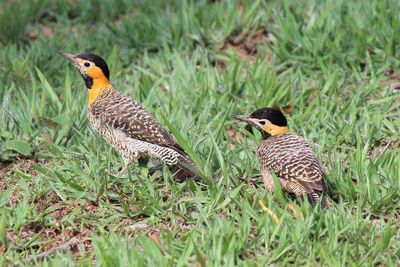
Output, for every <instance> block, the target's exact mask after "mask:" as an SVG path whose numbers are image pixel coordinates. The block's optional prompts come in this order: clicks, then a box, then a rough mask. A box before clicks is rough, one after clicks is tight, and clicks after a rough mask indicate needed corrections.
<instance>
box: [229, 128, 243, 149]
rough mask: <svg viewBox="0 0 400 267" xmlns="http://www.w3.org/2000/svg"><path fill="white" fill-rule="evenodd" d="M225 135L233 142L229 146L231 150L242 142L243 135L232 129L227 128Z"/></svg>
mask: <svg viewBox="0 0 400 267" xmlns="http://www.w3.org/2000/svg"><path fill="white" fill-rule="evenodd" d="M226 133H227V135H228V137H229V138H231V139H233V140H234V143H231V144H229V146H230V148H231V149H233V148H234V147H235V146H236V144H237V143H239V144H240V143H241V142H242V140H243V135H242V134H241V133H239V132H237V131H235V130H234V129H232V128H228V129H227V130H226Z"/></svg>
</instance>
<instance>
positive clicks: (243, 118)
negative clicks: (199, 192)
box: [232, 115, 252, 124]
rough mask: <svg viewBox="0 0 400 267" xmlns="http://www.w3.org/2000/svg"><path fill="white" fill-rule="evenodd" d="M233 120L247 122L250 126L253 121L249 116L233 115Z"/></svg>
mask: <svg viewBox="0 0 400 267" xmlns="http://www.w3.org/2000/svg"><path fill="white" fill-rule="evenodd" d="M232 118H234V119H237V120H240V121H244V122H247V123H248V124H251V123H252V120H251V118H250V116H248V115H233V116H232Z"/></svg>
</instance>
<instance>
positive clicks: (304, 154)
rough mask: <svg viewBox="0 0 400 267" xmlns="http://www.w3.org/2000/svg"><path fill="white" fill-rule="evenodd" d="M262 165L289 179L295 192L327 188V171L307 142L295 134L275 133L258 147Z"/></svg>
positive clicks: (309, 191)
mask: <svg viewBox="0 0 400 267" xmlns="http://www.w3.org/2000/svg"><path fill="white" fill-rule="evenodd" d="M258 159H259V161H260V165H261V168H265V169H266V170H268V171H270V172H274V173H275V174H276V175H277V176H278V177H279V178H281V179H285V180H288V182H289V183H290V185H289V186H290V187H292V189H293V191H297V190H302V191H305V192H307V193H311V192H315V191H322V192H325V191H326V189H327V188H326V185H325V181H324V171H323V168H322V166H321V164H320V163H319V161H318V159H317V158H316V156H315V154H314V152H313V151H312V150H311V148H310V147H309V145H308V144H307V142H306V141H305V140H304V139H303V138H301V137H299V136H296V135H292V134H285V135H281V136H273V137H270V138H268V139H267V140H265V141H263V143H261V145H260V147H259V149H258Z"/></svg>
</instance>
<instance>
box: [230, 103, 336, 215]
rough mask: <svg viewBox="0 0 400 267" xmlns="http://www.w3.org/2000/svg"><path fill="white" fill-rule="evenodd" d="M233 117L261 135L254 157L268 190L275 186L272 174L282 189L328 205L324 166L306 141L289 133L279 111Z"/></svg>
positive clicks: (322, 204)
mask: <svg viewBox="0 0 400 267" xmlns="http://www.w3.org/2000/svg"><path fill="white" fill-rule="evenodd" d="M233 117H234V118H235V119H238V120H241V121H244V122H246V123H248V124H249V125H251V126H253V127H255V128H257V129H258V130H259V131H260V132H261V134H262V136H263V141H262V142H261V143H260V145H259V146H258V149H257V158H258V161H259V163H260V170H261V175H262V177H263V180H264V185H265V188H266V189H267V190H268V191H273V190H274V188H275V184H274V180H273V178H272V173H275V174H276V176H277V177H278V179H279V181H280V183H281V186H282V189H283V190H285V191H288V192H290V193H294V194H295V195H296V196H297V197H301V198H308V200H309V201H310V203H311V204H312V205H313V206H315V205H316V204H317V203H318V202H319V201H320V203H321V204H320V205H321V208H327V207H329V206H330V203H329V200H328V198H327V196H326V192H327V185H326V183H325V180H324V178H325V175H326V174H325V171H324V168H323V167H322V165H321V163H320V162H319V161H318V159H317V157H316V156H315V154H314V152H313V151H312V149H311V148H310V146H309V145H308V143H307V141H306V140H304V139H303V138H302V137H300V136H298V135H295V134H292V133H290V132H289V128H288V124H287V120H286V117H285V116H284V115H283V113H282V112H281V111H280V110H277V109H273V108H262V109H259V110H256V111H254V112H253V113H252V114H250V115H249V116H248V115H236V116H233Z"/></svg>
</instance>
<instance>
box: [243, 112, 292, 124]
mask: <svg viewBox="0 0 400 267" xmlns="http://www.w3.org/2000/svg"><path fill="white" fill-rule="evenodd" d="M250 117H251V118H255V119H267V120H269V121H270V122H271V123H272V124H274V125H276V126H282V127H284V126H287V120H286V117H285V115H283V113H282V111H280V110H279V109H274V108H261V109H258V110H256V111H254V112H253V113H251V114H250Z"/></svg>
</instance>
